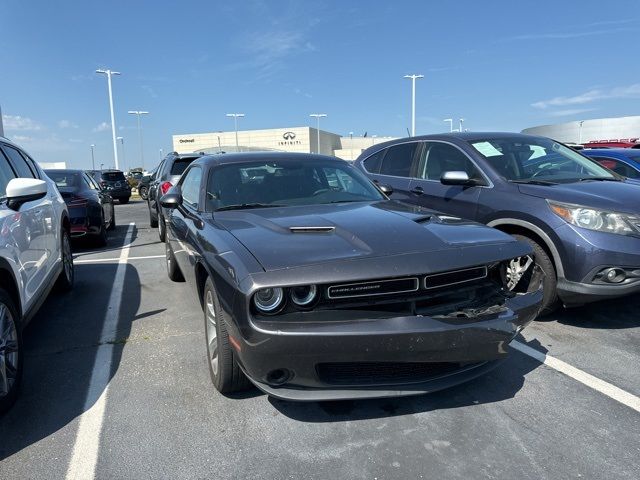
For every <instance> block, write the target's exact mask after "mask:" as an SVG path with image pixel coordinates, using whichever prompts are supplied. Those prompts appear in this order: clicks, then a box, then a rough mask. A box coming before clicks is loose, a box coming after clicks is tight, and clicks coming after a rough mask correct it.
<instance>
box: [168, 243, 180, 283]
mask: <svg viewBox="0 0 640 480" xmlns="http://www.w3.org/2000/svg"><path fill="white" fill-rule="evenodd" d="M164 245H165V257H166V260H167V275H168V276H169V280H171V281H173V282H184V277H183V276H182V272H181V271H180V267H178V264H177V263H176V256H175V255H174V254H173V250H171V246H170V245H169V242H165V244H164Z"/></svg>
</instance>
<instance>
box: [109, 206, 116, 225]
mask: <svg viewBox="0 0 640 480" xmlns="http://www.w3.org/2000/svg"><path fill="white" fill-rule="evenodd" d="M115 229H116V209H115V208H114V207H113V204H111V222H110V223H109V230H115Z"/></svg>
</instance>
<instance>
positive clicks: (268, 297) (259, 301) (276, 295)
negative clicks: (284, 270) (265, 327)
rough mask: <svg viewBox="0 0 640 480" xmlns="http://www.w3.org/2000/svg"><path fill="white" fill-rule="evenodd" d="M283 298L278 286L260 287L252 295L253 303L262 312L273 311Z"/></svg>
mask: <svg viewBox="0 0 640 480" xmlns="http://www.w3.org/2000/svg"><path fill="white" fill-rule="evenodd" d="M283 299H284V293H283V291H282V289H281V288H280V287H275V288H261V289H260V290H258V291H257V292H256V293H255V295H254V296H253V303H254V305H255V306H256V308H257V309H258V310H260V311H261V312H263V313H273V312H275V311H276V310H277V309H278V307H280V305H282V300H283Z"/></svg>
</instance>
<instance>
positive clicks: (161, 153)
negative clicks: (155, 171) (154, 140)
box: [160, 149, 164, 161]
mask: <svg viewBox="0 0 640 480" xmlns="http://www.w3.org/2000/svg"><path fill="white" fill-rule="evenodd" d="M163 153H164V152H163V151H162V149H160V161H162V156H163Z"/></svg>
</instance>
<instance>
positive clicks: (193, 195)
mask: <svg viewBox="0 0 640 480" xmlns="http://www.w3.org/2000/svg"><path fill="white" fill-rule="evenodd" d="M201 180H202V169H200V168H198V167H194V168H192V169H191V170H189V172H188V173H187V175H186V176H185V177H184V180H183V181H182V201H183V202H184V203H186V204H187V205H189V206H190V207H192V208H195V209H196V210H197V209H198V200H199V198H200V183H201Z"/></svg>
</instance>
